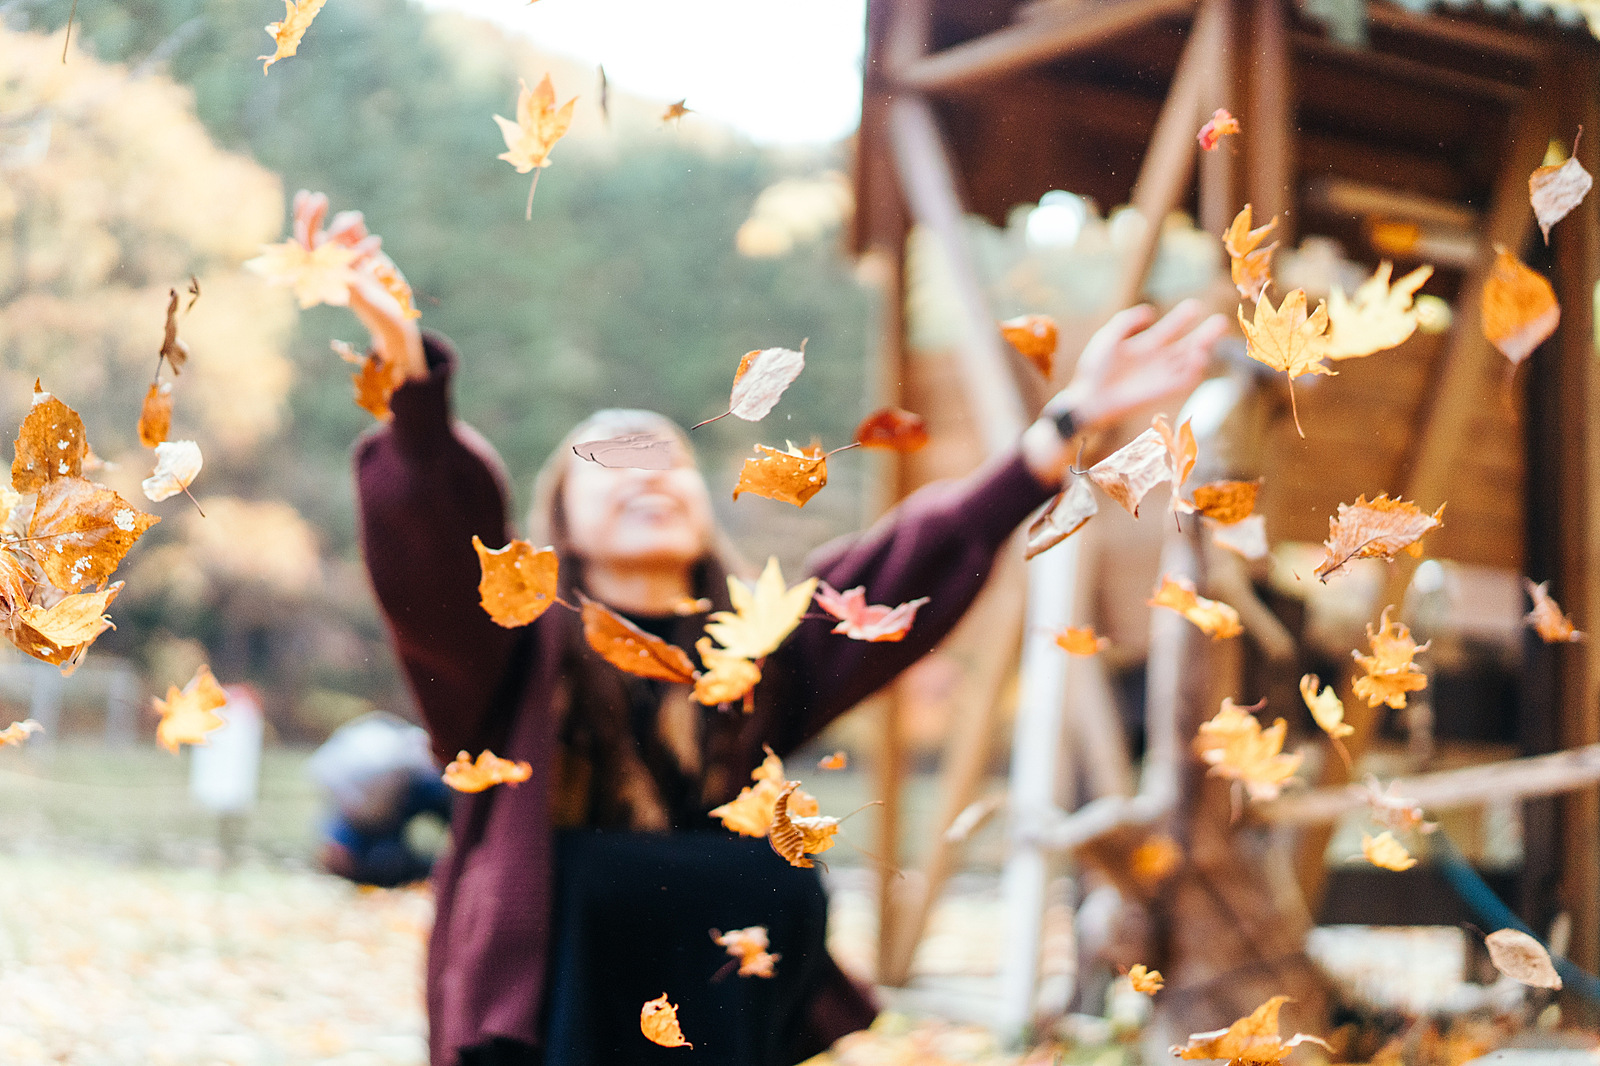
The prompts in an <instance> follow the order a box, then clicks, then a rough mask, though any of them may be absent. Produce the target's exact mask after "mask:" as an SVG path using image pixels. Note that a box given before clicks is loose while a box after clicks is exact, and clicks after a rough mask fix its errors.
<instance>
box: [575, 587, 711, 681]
mask: <svg viewBox="0 0 1600 1066" xmlns="http://www.w3.org/2000/svg"><path fill="white" fill-rule="evenodd" d="M579 598H580V599H581V601H582V605H583V606H582V611H581V614H582V616H583V637H584V639H585V640H586V641H588V642H589V647H591V648H593V649H594V650H595V651H597V652H599V653H600V657H601V658H603V659H605V661H606V662H608V663H610V664H611V665H612V666H615V667H616V668H617V669H619V670H624V671H626V672H628V673H630V674H637V675H638V676H639V677H648V678H653V679H654V680H657V681H669V682H673V683H675V684H688V683H689V682H691V681H693V680H694V663H692V662H691V661H690V660H689V656H688V655H686V654H685V653H684V650H683V649H682V648H680V647H678V646H677V645H675V644H668V643H667V642H666V641H664V640H662V639H661V638H660V637H658V636H655V635H654V634H651V633H646V632H645V631H644V630H642V629H640V628H639V627H638V626H636V625H634V624H633V623H632V622H630V621H628V620H627V619H626V618H623V617H622V616H621V615H619V614H617V613H616V612H615V611H613V610H611V609H610V608H609V607H607V606H605V605H604V604H601V603H596V602H595V601H594V600H591V599H589V598H588V597H587V596H584V595H583V594H582V593H579Z"/></svg>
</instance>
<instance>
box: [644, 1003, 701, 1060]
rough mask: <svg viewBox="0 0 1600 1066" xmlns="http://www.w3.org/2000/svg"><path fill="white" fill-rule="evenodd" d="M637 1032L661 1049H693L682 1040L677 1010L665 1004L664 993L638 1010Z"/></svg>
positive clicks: (669, 1004) (691, 1045)
mask: <svg viewBox="0 0 1600 1066" xmlns="http://www.w3.org/2000/svg"><path fill="white" fill-rule="evenodd" d="M639 1031H640V1032H641V1033H643V1034H644V1036H645V1039H646V1040H648V1041H650V1042H651V1043H652V1044H660V1045H661V1046H662V1047H687V1048H692V1047H694V1045H693V1044H691V1043H689V1041H687V1040H685V1039H684V1038H683V1030H682V1029H681V1028H679V1026H678V1008H677V1007H676V1006H674V1005H673V1004H671V1003H668V1002H667V994H666V993H665V992H663V993H661V995H659V996H657V997H656V998H655V999H652V1000H650V1001H648V1002H647V1003H645V1005H644V1006H643V1007H642V1008H641V1009H640V1010H639Z"/></svg>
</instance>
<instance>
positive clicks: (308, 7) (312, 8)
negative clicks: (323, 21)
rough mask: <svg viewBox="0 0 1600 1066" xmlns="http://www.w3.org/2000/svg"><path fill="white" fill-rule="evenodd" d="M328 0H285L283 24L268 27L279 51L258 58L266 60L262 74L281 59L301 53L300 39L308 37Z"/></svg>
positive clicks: (262, 67) (271, 24)
mask: <svg viewBox="0 0 1600 1066" xmlns="http://www.w3.org/2000/svg"><path fill="white" fill-rule="evenodd" d="M327 2H328V0H299V2H298V3H296V0H283V7H284V15H283V21H282V22H273V23H269V24H268V25H267V33H268V34H270V35H271V36H272V41H273V44H275V45H276V46H277V50H276V51H275V52H273V53H272V54H271V55H270V56H256V58H257V59H260V60H264V62H263V63H262V64H261V73H262V74H266V72H267V68H268V67H270V66H272V64H274V63H276V62H277V61H278V60H280V59H288V58H289V57H290V56H292V55H294V54H296V53H297V52H299V51H300V38H302V37H304V36H305V35H306V30H307V29H308V28H309V27H310V26H311V21H312V20H313V19H315V18H316V17H317V12H319V11H321V10H322V6H323V5H324V4H326V3H327Z"/></svg>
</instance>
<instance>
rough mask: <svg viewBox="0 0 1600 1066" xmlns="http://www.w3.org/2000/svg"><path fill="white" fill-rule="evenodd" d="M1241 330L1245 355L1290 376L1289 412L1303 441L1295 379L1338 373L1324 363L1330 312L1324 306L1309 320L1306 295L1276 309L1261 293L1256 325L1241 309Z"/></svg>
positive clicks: (1296, 295) (1300, 292)
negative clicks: (1295, 395) (1244, 343)
mask: <svg viewBox="0 0 1600 1066" xmlns="http://www.w3.org/2000/svg"><path fill="white" fill-rule="evenodd" d="M1238 315H1239V328H1240V329H1242V330H1244V335H1245V340H1246V341H1248V342H1249V343H1248V345H1247V347H1246V349H1245V350H1246V352H1247V353H1248V354H1249V356H1250V358H1252V359H1254V360H1256V361H1257V362H1258V363H1264V364H1266V365H1267V366H1270V367H1271V368H1272V369H1274V370H1282V371H1283V372H1284V373H1285V374H1287V375H1289V408H1290V410H1291V411H1293V412H1294V428H1295V430H1296V431H1297V432H1299V434H1300V436H1302V437H1304V436H1305V435H1306V431H1305V430H1303V429H1301V428H1300V408H1299V407H1298V406H1297V405H1296V403H1295V399H1294V379H1295V378H1297V377H1302V376H1304V375H1306V374H1327V375H1332V374H1334V373H1336V371H1333V370H1330V369H1328V367H1327V365H1326V364H1325V363H1323V361H1322V359H1323V354H1324V352H1325V351H1326V343H1325V341H1326V334H1327V330H1328V309H1327V307H1326V306H1324V305H1322V304H1320V303H1319V304H1318V305H1317V309H1316V310H1315V311H1313V312H1312V313H1311V314H1310V315H1309V316H1308V315H1307V314H1306V292H1305V290H1304V289H1295V290H1293V291H1291V292H1290V293H1289V295H1287V296H1285V297H1284V298H1283V303H1281V304H1279V305H1278V306H1277V308H1274V307H1273V306H1272V301H1271V300H1270V299H1268V298H1267V295H1266V294H1265V293H1262V295H1261V298H1260V299H1259V300H1257V301H1256V313H1255V318H1254V320H1253V321H1249V322H1247V321H1245V317H1244V308H1243V307H1241V308H1239V311H1238Z"/></svg>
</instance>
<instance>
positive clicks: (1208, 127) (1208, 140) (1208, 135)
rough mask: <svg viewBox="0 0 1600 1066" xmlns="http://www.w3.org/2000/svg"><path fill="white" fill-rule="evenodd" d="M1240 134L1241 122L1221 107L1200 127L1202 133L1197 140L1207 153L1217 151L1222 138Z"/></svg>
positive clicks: (1196, 136)
mask: <svg viewBox="0 0 1600 1066" xmlns="http://www.w3.org/2000/svg"><path fill="white" fill-rule="evenodd" d="M1238 132H1239V120H1238V119H1236V118H1234V117H1233V116H1232V115H1231V114H1229V113H1228V109H1227V108H1225V107H1219V108H1217V110H1216V111H1215V112H1213V113H1212V115H1211V118H1210V119H1208V120H1207V121H1206V124H1205V125H1204V126H1201V127H1200V132H1199V133H1198V134H1196V135H1195V139H1196V140H1198V141H1199V142H1200V147H1201V148H1202V149H1203V150H1205V151H1207V152H1213V151H1216V148H1217V143H1218V142H1219V141H1221V140H1222V138H1224V137H1227V136H1229V135H1230V134H1235V133H1238Z"/></svg>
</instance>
